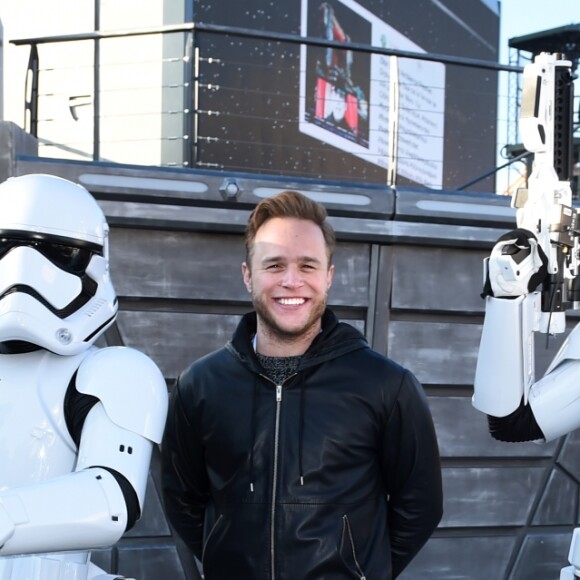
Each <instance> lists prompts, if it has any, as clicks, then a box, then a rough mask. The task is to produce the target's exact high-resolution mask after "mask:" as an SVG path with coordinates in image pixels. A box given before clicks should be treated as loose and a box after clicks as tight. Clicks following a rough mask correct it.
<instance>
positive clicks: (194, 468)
mask: <svg viewBox="0 0 580 580" xmlns="http://www.w3.org/2000/svg"><path fill="white" fill-rule="evenodd" d="M181 380H182V378H181V377H180V379H179V380H178V381H177V384H176V385H175V388H174V389H173V392H172V395H171V399H170V406H169V414H168V418H167V426H166V429H165V435H164V438H163V443H162V447H161V449H162V466H163V467H162V481H163V498H164V502H165V511H166V514H167V517H168V518H169V521H170V522H171V524H172V525H173V527H174V529H175V531H176V532H177V533H178V534H179V536H180V537H181V539H182V540H183V541H184V542H185V543H186V544H187V546H189V548H190V549H191V550H192V552H193V554H194V555H195V556H196V558H198V559H199V560H201V555H202V548H203V520H204V514H205V507H206V504H207V502H208V499H209V482H208V478H207V472H206V469H205V463H204V461H203V445H202V441H201V437H200V434H199V431H198V428H197V427H198V425H197V421H196V419H195V417H194V416H192V413H191V411H190V412H188V410H187V406H186V405H185V400H186V394H188V393H187V391H186V389H184V387H183V385H182V384H180V381H181ZM183 382H184V383H187V381H183ZM184 391H186V393H184Z"/></svg>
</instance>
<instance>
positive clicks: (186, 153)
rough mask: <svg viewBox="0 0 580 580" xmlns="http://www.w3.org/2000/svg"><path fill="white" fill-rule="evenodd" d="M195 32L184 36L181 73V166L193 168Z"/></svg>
mask: <svg viewBox="0 0 580 580" xmlns="http://www.w3.org/2000/svg"><path fill="white" fill-rule="evenodd" d="M194 39H195V31H194V30H192V31H190V32H187V33H186V34H185V70H184V72H183V93H184V94H183V104H184V112H183V127H182V134H183V150H182V153H181V157H182V160H183V165H184V166H186V167H194V163H195V158H194V155H195V154H194V147H195V126H194V114H192V109H193V108H194V106H195V105H194V91H195V87H194V84H193V82H192V81H193V76H194V73H193V60H194V50H195V49H194V45H195V41H194Z"/></svg>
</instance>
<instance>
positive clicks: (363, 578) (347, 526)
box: [342, 514, 366, 580]
mask: <svg viewBox="0 0 580 580" xmlns="http://www.w3.org/2000/svg"><path fill="white" fill-rule="evenodd" d="M342 525H343V527H344V533H346V534H347V535H348V541H349V543H350V549H351V551H352V559H353V560H354V564H355V566H356V569H357V571H358V577H359V580H366V576H365V575H364V573H363V571H362V569H361V567H360V564H359V563H358V559H357V557H356V550H355V549H354V539H353V537H352V530H351V528H350V521H349V520H348V516H347V515H346V514H345V515H344V516H342Z"/></svg>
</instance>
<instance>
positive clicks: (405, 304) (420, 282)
mask: <svg viewBox="0 0 580 580" xmlns="http://www.w3.org/2000/svg"><path fill="white" fill-rule="evenodd" d="M486 254H487V253H486V252H483V251H473V250H471V251H470V250H460V249H448V248H424V247H416V246H397V247H396V248H395V249H394V256H393V260H394V265H393V268H394V272H393V293H392V299H391V308H392V310H393V311H397V310H413V311H417V310H431V311H435V312H449V313H455V312H468V313H481V314H483V311H484V308H485V301H484V300H483V299H482V298H481V296H480V294H481V290H482V287H483V274H482V271H483V267H482V264H483V258H484V257H485V255H486Z"/></svg>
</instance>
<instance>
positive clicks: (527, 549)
mask: <svg viewBox="0 0 580 580" xmlns="http://www.w3.org/2000/svg"><path fill="white" fill-rule="evenodd" d="M571 539H572V533H571V532H560V531H558V530H554V531H549V530H546V531H545V532H543V533H542V532H535V533H533V534H528V535H527V536H526V537H525V540H524V542H523V545H522V548H521V552H520V553H519V556H518V559H517V561H516V563H515V566H514V570H513V573H512V574H510V576H509V578H508V580H530V579H532V578H533V580H554V579H555V578H559V573H560V569H561V568H563V567H564V566H567V565H568V551H569V549H570V540H571Z"/></svg>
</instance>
